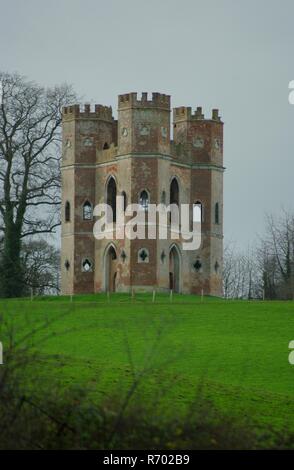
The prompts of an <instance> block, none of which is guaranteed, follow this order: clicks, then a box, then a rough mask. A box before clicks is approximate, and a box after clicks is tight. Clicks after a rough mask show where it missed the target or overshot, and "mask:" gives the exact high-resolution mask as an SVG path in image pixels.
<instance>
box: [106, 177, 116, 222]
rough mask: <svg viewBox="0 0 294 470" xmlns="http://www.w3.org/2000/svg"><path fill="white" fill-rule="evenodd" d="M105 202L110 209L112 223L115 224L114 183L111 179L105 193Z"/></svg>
mask: <svg viewBox="0 0 294 470" xmlns="http://www.w3.org/2000/svg"><path fill="white" fill-rule="evenodd" d="M106 193H107V195H106V202H107V204H108V205H109V206H110V207H111V209H112V216H113V222H116V193H117V190H116V182H115V179H114V178H113V177H111V178H109V180H108V183H107V191H106Z"/></svg>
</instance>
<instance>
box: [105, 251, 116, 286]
mask: <svg viewBox="0 0 294 470" xmlns="http://www.w3.org/2000/svg"><path fill="white" fill-rule="evenodd" d="M116 269H117V256H116V251H115V249H114V247H113V246H112V245H110V246H109V248H108V249H107V251H106V253H105V263H104V270H105V291H106V292H115V291H116V276H117V270H116Z"/></svg>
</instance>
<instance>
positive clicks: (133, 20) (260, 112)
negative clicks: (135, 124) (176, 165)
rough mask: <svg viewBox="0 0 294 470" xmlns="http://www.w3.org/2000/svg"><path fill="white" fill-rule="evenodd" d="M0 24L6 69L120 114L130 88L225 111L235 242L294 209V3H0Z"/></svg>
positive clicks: (230, 226) (228, 217)
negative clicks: (293, 83)
mask: <svg viewBox="0 0 294 470" xmlns="http://www.w3.org/2000/svg"><path fill="white" fill-rule="evenodd" d="M0 19H1V27H0V60H1V63H0V68H1V69H2V70H4V71H8V72H13V71H18V72H20V73H21V74H24V75H27V76H28V77H29V78H30V79H33V80H35V81H37V82H39V83H41V84H44V85H53V84H56V83H61V82H65V81H66V82H69V83H72V84H73V86H74V88H75V90H76V92H77V93H78V94H79V95H80V96H83V97H84V99H85V101H91V102H96V103H102V104H106V105H112V106H113V108H114V110H115V111H116V106H117V95H118V94H120V93H125V92H129V91H138V92H142V91H149V92H152V91H158V92H162V93H168V94H170V95H172V106H181V105H185V106H192V107H193V108H195V107H196V106H203V108H204V111H205V114H206V115H207V116H210V112H211V108H216V107H218V108H220V111H221V115H222V117H223V120H224V122H225V152H224V161H225V166H226V168H227V170H226V174H225V199H224V211H225V238H226V239H227V240H228V239H234V240H236V241H237V242H239V244H240V246H242V247H246V246H247V244H248V243H250V242H252V241H254V239H255V237H256V234H257V233H259V232H262V230H263V226H264V213H265V212H276V213H277V212H278V211H279V210H280V208H281V207H282V206H284V207H286V208H289V209H292V210H293V206H294V201H293V192H294V190H293V186H294V185H293V181H294V106H293V105H292V106H291V105H290V104H289V102H288V94H289V91H288V84H289V82H290V80H294V1H293V0H282V1H274V0H254V1H253V0H246V1H245V0H242V1H241V0H203V1H200V0H181V1H179V0H176V1H175V0H148V1H146V0H144V1H143V0H50V1H49V0H46V1H45V0H26V1H25V0H10V1H7V0H6V1H3V0H0Z"/></svg>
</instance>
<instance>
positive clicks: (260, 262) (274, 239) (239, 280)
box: [223, 211, 294, 300]
mask: <svg viewBox="0 0 294 470" xmlns="http://www.w3.org/2000/svg"><path fill="white" fill-rule="evenodd" d="M223 276H224V295H225V297H227V298H242V299H254V298H265V299H268V300H275V299H294V215H293V214H291V213H288V212H286V211H281V213H280V215H279V216H278V217H274V216H272V215H267V216H266V224H265V235H263V236H261V237H259V241H258V242H257V243H256V246H255V247H254V249H248V250H247V251H245V252H238V251H237V250H236V249H235V248H234V244H233V243H228V244H227V246H226V248H225V253H224V273H223Z"/></svg>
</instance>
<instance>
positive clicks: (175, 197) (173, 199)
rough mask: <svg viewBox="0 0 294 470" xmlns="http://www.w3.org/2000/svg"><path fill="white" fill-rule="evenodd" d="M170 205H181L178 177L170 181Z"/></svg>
mask: <svg viewBox="0 0 294 470" xmlns="http://www.w3.org/2000/svg"><path fill="white" fill-rule="evenodd" d="M169 203H170V204H177V205H178V206H179V205H180V184H179V179H178V177H177V176H173V177H172V178H171V180H170V185H169Z"/></svg>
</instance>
